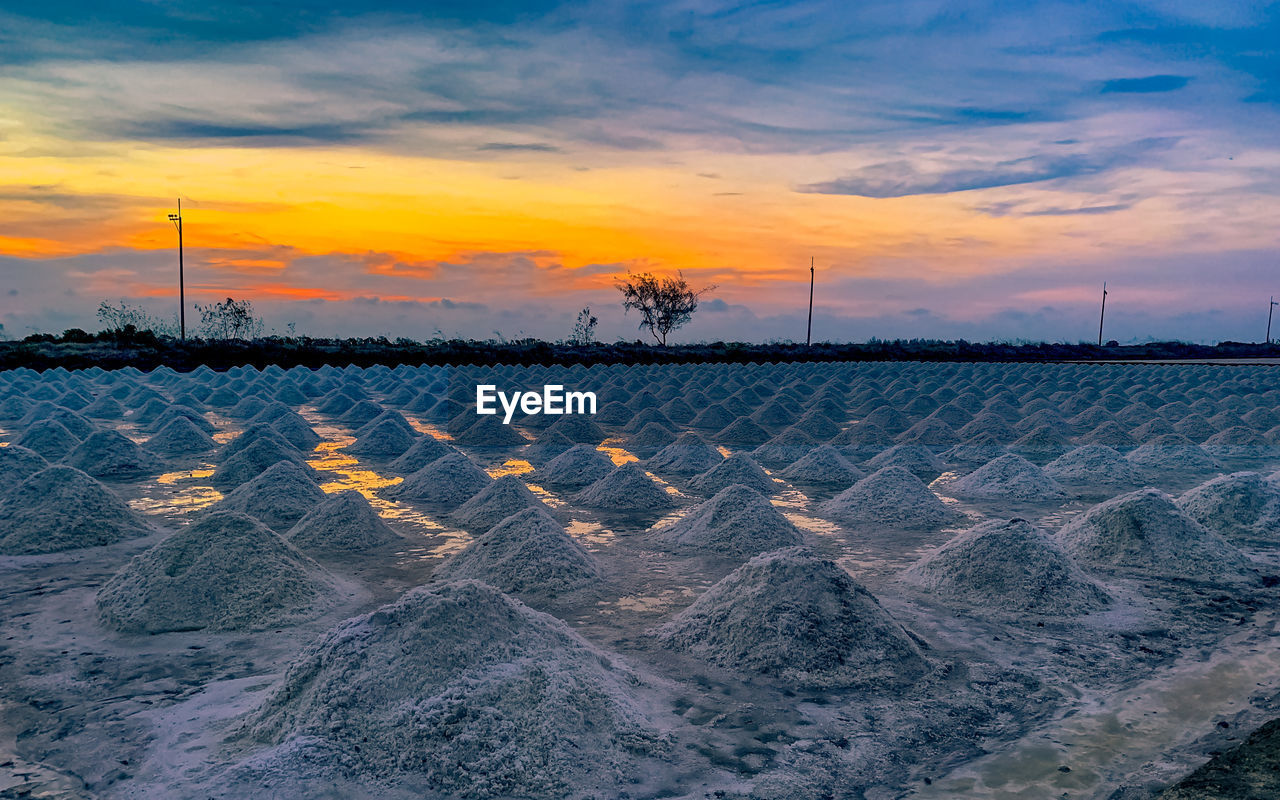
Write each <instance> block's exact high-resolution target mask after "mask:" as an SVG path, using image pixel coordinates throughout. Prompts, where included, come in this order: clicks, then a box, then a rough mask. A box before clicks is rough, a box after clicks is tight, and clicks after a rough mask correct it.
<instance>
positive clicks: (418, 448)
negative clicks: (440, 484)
mask: <svg viewBox="0 0 1280 800" xmlns="http://www.w3.org/2000/svg"><path fill="white" fill-rule="evenodd" d="M456 452H458V451H457V450H455V449H454V448H452V447H450V446H449V445H447V444H445V443H444V442H442V441H440V440H439V439H437V438H436V437H434V436H419V437H418V438H417V440H416V441H414V443H413V446H412V447H410V448H409V449H408V450H406V451H404V455H402V456H400V457H399V458H397V459H396V460H395V461H392V462H391V464H390V467H391V471H392V472H396V473H399V474H401V475H408V474H410V473H413V472H417V471H418V470H420V469H422V468H423V467H425V466H427V465H428V464H430V463H431V462H433V461H436V460H437V459H440V458H444V457H445V456H447V455H449V454H450V453H456Z"/></svg>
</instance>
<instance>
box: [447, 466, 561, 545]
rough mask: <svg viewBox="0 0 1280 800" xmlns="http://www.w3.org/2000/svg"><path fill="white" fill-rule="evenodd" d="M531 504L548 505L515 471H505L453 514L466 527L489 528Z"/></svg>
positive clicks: (542, 507)
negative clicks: (509, 473)
mask: <svg viewBox="0 0 1280 800" xmlns="http://www.w3.org/2000/svg"><path fill="white" fill-rule="evenodd" d="M528 508H537V509H543V510H545V509H546V506H545V505H544V504H543V502H542V501H541V500H539V499H538V497H537V496H536V495H535V494H534V493H533V492H531V491H529V487H527V486H525V485H524V481H522V480H520V479H519V478H518V477H516V476H515V475H503V476H502V477H501V478H498V479H497V480H495V481H492V482H490V483H489V485H487V486H485V487H484V488H483V489H481V490H480V491H479V492H477V493H476V495H475V496H474V497H472V498H471V499H469V500H467V502H465V503H463V504H462V505H460V506H458V508H457V510H456V511H454V512H453V514H452V515H451V516H452V517H453V519H454V520H456V521H457V522H458V524H459V525H461V526H462V527H464V528H467V529H468V530H472V531H487V530H489V529H490V528H492V527H493V526H494V525H497V524H498V523H499V522H501V521H502V520H504V519H506V518H507V517H509V516H511V515H512V514H516V513H518V512H520V511H524V510H525V509H528Z"/></svg>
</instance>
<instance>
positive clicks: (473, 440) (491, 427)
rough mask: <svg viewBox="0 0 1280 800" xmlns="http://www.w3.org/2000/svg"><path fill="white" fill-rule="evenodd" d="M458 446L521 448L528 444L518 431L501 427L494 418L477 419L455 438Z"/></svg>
mask: <svg viewBox="0 0 1280 800" xmlns="http://www.w3.org/2000/svg"><path fill="white" fill-rule="evenodd" d="M457 439H458V442H459V443H460V444H465V445H468V446H470V447H523V446H524V445H526V444H528V443H529V440H528V439H527V438H525V436H524V435H523V434H521V433H520V431H518V430H516V429H515V428H513V427H511V426H510V425H503V424H502V420H500V419H498V418H497V417H496V416H483V417H477V418H476V421H475V422H473V423H471V424H470V425H469V427H467V428H466V429H465V430H463V431H462V432H461V433H459V434H458V436H457Z"/></svg>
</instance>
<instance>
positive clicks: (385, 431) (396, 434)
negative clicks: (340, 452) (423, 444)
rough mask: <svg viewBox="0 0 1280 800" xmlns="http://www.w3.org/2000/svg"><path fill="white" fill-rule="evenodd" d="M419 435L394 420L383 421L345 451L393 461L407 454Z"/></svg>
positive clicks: (360, 436) (369, 429) (365, 431)
mask: <svg viewBox="0 0 1280 800" xmlns="http://www.w3.org/2000/svg"><path fill="white" fill-rule="evenodd" d="M417 438H418V437H417V435H416V434H414V433H410V432H407V431H405V429H404V427H403V426H401V425H399V424H397V423H396V422H394V421H392V420H383V421H382V422H378V423H375V424H374V425H373V427H371V428H367V429H364V432H363V433H361V434H360V435H359V437H358V438H357V439H356V440H355V441H354V442H353V443H351V444H349V445H347V446H346V447H345V448H344V449H345V450H346V451H347V452H348V453H351V454H352V455H356V456H361V457H363V458H372V459H393V458H398V457H399V456H402V455H404V454H405V452H406V451H408V449H409V448H410V447H412V446H413V445H414V443H415V442H416V441H417Z"/></svg>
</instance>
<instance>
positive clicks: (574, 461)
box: [534, 444, 613, 489]
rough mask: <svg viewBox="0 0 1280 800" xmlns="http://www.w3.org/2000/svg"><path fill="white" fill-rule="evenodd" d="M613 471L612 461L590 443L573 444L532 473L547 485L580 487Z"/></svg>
mask: <svg viewBox="0 0 1280 800" xmlns="http://www.w3.org/2000/svg"><path fill="white" fill-rule="evenodd" d="M610 472H613V461H612V460H611V459H610V458H609V457H608V456H606V455H605V454H604V453H602V452H600V451H599V450H597V449H595V448H594V447H592V446H591V445H586V444H575V445H573V446H572V447H570V448H569V449H568V450H565V451H564V452H563V453H561V454H560V455H558V456H556V457H555V458H553V459H551V460H550V461H548V462H547V463H546V464H545V465H544V466H543V467H542V468H541V469H539V470H538V471H537V472H535V473H534V474H535V475H536V476H537V479H538V480H539V481H540V482H542V483H545V484H546V485H548V486H563V487H566V488H570V489H580V488H582V487H584V486H587V485H589V484H592V483H595V482H596V481H598V480H600V479H601V478H603V477H604V476H606V475H608V474H609V473H610Z"/></svg>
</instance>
